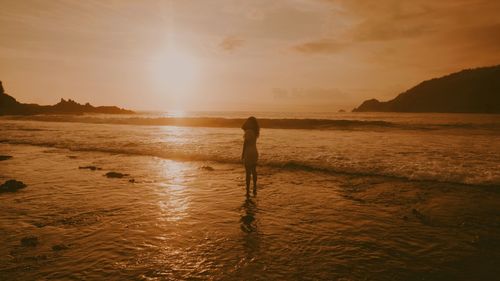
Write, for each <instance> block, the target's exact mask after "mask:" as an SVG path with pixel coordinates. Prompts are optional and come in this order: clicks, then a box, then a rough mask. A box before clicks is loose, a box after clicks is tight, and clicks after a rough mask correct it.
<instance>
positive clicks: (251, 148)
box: [243, 130, 259, 166]
mask: <svg viewBox="0 0 500 281" xmlns="http://www.w3.org/2000/svg"><path fill="white" fill-rule="evenodd" d="M244 139H245V152H244V153H243V163H245V166H254V165H257V160H258V159H259V152H258V151H257V136H256V135H255V132H254V131H253V130H245V135H244Z"/></svg>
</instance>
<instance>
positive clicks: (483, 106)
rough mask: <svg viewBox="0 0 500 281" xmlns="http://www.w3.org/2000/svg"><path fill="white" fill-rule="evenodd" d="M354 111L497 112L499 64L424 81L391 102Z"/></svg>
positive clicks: (499, 110)
mask: <svg viewBox="0 0 500 281" xmlns="http://www.w3.org/2000/svg"><path fill="white" fill-rule="evenodd" d="M353 112H442V113H500V65H497V66H491V67H482V68H476V69H466V70H462V71H460V72H456V73H453V74H449V75H447V76H443V77H440V78H435V79H431V80H427V81H424V82H422V83H420V84H418V85H417V86H415V87H413V88H411V89H409V90H407V91H406V92H404V93H401V94H399V95H398V96H397V97H396V98H394V99H392V100H390V101H387V102H380V101H378V100H376V99H371V100H367V101H365V102H363V103H362V104H361V105H360V106H359V107H357V108H355V109H354V110H353Z"/></svg>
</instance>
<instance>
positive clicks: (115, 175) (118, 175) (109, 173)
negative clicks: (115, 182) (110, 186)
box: [105, 172, 128, 179]
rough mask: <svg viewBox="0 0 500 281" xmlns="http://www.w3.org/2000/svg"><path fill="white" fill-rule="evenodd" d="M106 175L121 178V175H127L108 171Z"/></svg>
mask: <svg viewBox="0 0 500 281" xmlns="http://www.w3.org/2000/svg"><path fill="white" fill-rule="evenodd" d="M105 176H106V177H108V178H119V179H121V178H123V177H126V176H128V174H122V173H118V172H108V173H106V174H105Z"/></svg>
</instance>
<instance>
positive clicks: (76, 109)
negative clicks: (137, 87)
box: [0, 81, 135, 115]
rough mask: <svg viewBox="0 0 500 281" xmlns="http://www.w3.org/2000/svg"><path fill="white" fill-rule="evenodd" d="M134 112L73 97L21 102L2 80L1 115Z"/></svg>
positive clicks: (0, 91) (0, 86)
mask: <svg viewBox="0 0 500 281" xmlns="http://www.w3.org/2000/svg"><path fill="white" fill-rule="evenodd" d="M84 113H105V114H134V113H135V112H133V111H131V110H127V109H122V108H119V107H116V106H97V107H95V106H92V105H91V104H89V103H86V104H79V103H77V102H75V101H73V100H71V99H68V100H65V99H61V101H60V102H59V103H57V104H55V105H38V104H27V103H20V102H18V101H17V100H16V99H15V98H13V97H12V96H9V95H7V94H6V93H5V90H4V88H3V85H2V81H0V115H35V114H84Z"/></svg>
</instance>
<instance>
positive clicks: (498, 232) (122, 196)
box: [0, 112, 500, 280]
mask: <svg viewBox="0 0 500 281" xmlns="http://www.w3.org/2000/svg"><path fill="white" fill-rule="evenodd" d="M249 115H250V113H240V112H232V113H231V112H230V113H228V112H224V113H221V112H210V113H207V112H203V113H189V114H178V113H177V114H168V113H143V114H140V115H135V116H106V115H93V116H87V115H82V116H31V117H2V118H0V154H2V155H11V156H13V158H12V159H9V160H6V161H1V162H0V181H2V182H3V181H5V180H8V179H17V180H21V181H23V182H25V183H26V184H27V185H28V187H27V188H25V189H23V190H20V191H18V192H16V193H2V194H0V280H495V278H497V277H498V276H499V274H500V271H499V267H498V264H500V216H499V214H500V204H498V203H499V202H500V189H499V188H500V145H498V144H499V143H500V116H499V115H473V114H393V113H379V114H365V113H356V114H353V113H342V114H341V113H333V114H326V113H324V114H323V113H321V114H319V113H301V114H291V113H253V114H252V115H255V116H257V118H259V119H260V120H261V124H262V125H263V129H262V131H261V137H260V138H259V140H258V147H259V151H260V162H259V167H258V171H259V185H258V191H257V195H256V196H253V195H252V196H249V197H247V196H245V187H244V171H243V167H242V165H241V164H240V162H239V156H240V154H241V146H242V131H241V129H239V125H240V124H241V122H242V120H243V118H246V117H247V116H249ZM89 165H92V166H96V167H98V168H99V169H98V170H94V171H92V170H87V169H79V167H82V166H89ZM110 171H116V172H121V173H125V174H128V175H127V176H125V177H124V178H120V179H114V178H107V177H106V176H104V175H105V174H106V173H107V172H110ZM30 236H32V237H36V238H37V241H38V244H37V245H36V246H29V245H23V243H22V242H21V241H22V239H23V238H25V237H30Z"/></svg>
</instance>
